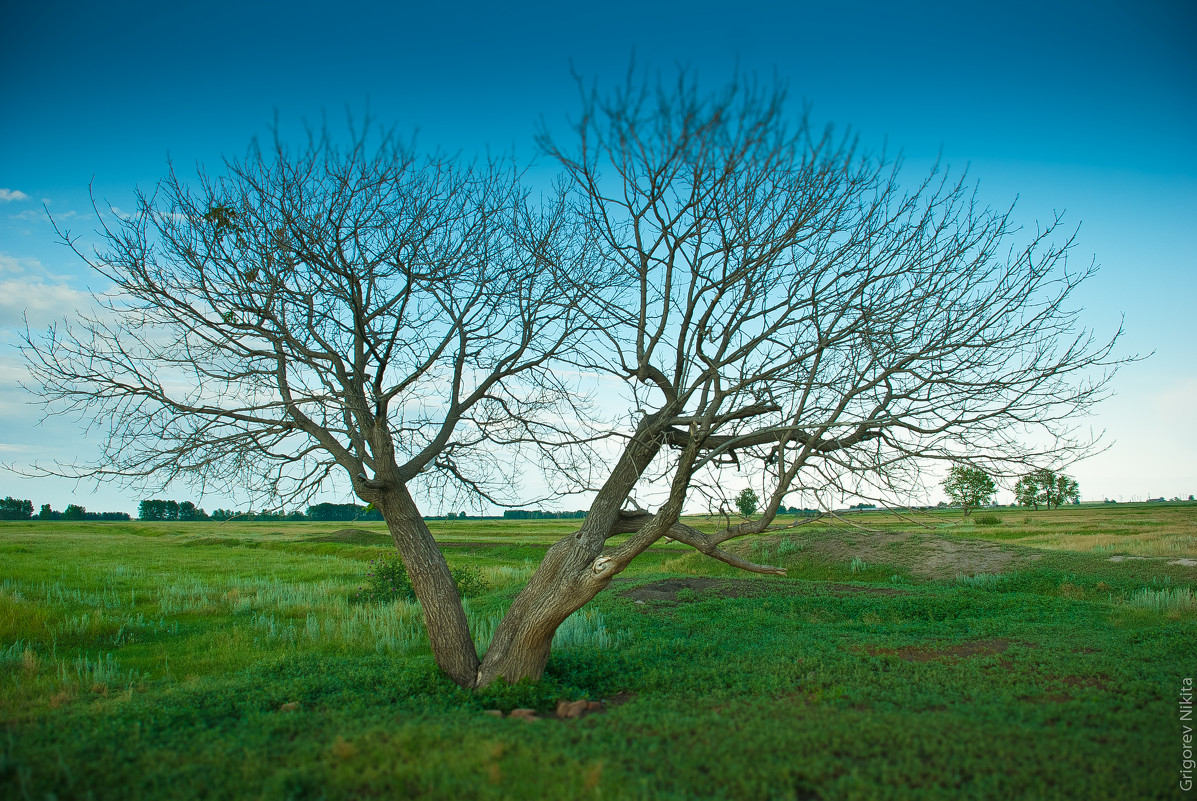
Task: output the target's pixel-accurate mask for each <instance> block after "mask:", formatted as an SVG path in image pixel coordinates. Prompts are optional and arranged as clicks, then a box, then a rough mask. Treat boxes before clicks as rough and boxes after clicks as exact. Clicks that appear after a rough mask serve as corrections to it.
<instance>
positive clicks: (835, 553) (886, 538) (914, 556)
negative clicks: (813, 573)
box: [807, 531, 1042, 579]
mask: <svg viewBox="0 0 1197 801" xmlns="http://www.w3.org/2000/svg"><path fill="white" fill-rule="evenodd" d="M807 548H808V549H809V552H811V553H813V554H817V555H818V556H819V557H821V558H823V559H826V560H827V561H833V562H847V561H850V560H851V559H852V558H853V557H857V558H859V559H861V560H863V561H864V562H865V563H867V564H882V565H895V566H901V567H904V568H906V569H907V570H909V571H910V572H911V573H913V574H914V575H916V576H918V577H919V578H925V579H950V578H953V577H954V576H956V574H958V573H963V574H965V575H976V574H978V573H1002V572H1004V571H1006V570H1011V569H1016V568H1018V567H1020V566H1021V565H1022V564H1024V563H1026V562H1031V561H1035V560H1037V559H1040V558H1042V557H1041V556H1040V555H1039V554H1034V553H1026V552H1022V551H1019V552H1015V551H1012V550H1009V549H1007V548H1004V547H1002V546H1001V545H999V544H997V543H993V542H986V541H985V540H972V539H956V538H953V537H950V536H944V535H939V534H932V533H929V532H927V533H924V532H912V531H903V532H894V533H888V532H887V533H870V532H842V531H841V532H836V533H834V534H830V535H827V536H822V537H816V538H812V539H811V540H809V541H808V545H807Z"/></svg>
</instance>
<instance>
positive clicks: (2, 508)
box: [0, 496, 33, 520]
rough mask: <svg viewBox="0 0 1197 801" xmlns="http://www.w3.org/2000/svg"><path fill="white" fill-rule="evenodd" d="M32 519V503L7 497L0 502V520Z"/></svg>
mask: <svg viewBox="0 0 1197 801" xmlns="http://www.w3.org/2000/svg"><path fill="white" fill-rule="evenodd" d="M31 517H33V501H26V500H18V499H17V498H13V497H12V496H9V497H7V498H5V499H4V500H2V501H0V520H28V519H30V518H31Z"/></svg>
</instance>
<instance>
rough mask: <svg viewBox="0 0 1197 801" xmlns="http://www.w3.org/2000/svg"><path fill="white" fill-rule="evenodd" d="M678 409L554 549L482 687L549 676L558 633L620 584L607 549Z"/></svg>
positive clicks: (486, 662) (481, 675) (486, 665)
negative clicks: (610, 586)
mask: <svg viewBox="0 0 1197 801" xmlns="http://www.w3.org/2000/svg"><path fill="white" fill-rule="evenodd" d="M671 416H672V409H669V408H667V409H665V410H662V411H660V412H658V413H656V414H652V415H647V416H646V417H645V418H644V419H643V420H641V421H640V424H639V425H638V426H637V428H636V434H635V435H634V436H633V438H632V440H631V441H630V442H629V443H628V446H627V448H625V449H624V452H623V454H622V455H621V456H620V459H619V461H618V462H617V463H616V465H615V468H614V469H613V470H612V471H611V475H610V476H609V477H608V478H607V481H606V482H605V483H604V484H603V486H602V487H601V488H600V489H599V491H598V494H597V495H595V499H594V502H593V503H592V504H591V506H590V511H589V512H587V514H586V519H585V521H583V523H582V527H581V528H580V529H579V530H578V531H577V533H575V534H573V535H572V536H569V537H566V538H564V539H562V540H559V541H557V542H556V543H555V544H554V545H553V547H551V548H549V551H548V553H546V554H545V557H544V560H543V561H541V563H540V566H539V567H538V568H537V569H536V573H534V574H533V576H532V578H531V580H530V581H529V582H528V584H527V586H526V587H524V589H523V590H522V591H521V592H520V594H519V595H518V596H517V597H516V599H515V602H514V603H512V605H511V608H510V609H509V610H508V611H507V614H506V615H505V616H504V618H503V620H502V622H500V623H499V626H498V628H497V629H495V635H494V637H493V638H492V640H491V643H490V647H489V648H488V649H487V651H486V655H485V656H484V657H483V659H482V664H481V667H480V669H479V670H478V676H477V680H476V686H478V687H485V686H486V685H488V684H490V683H491V682H493V681H495V680H496V679H499V678H502V679H504V680H506V681H507V682H508V683H515V682H517V681H519V680H520V679H522V678H525V677H527V678H531V679H533V680H536V679H539V678H540V677H541V675H542V674H543V673H544V667H545V664H546V663H547V662H548V659H549V651H550V649H551V648H552V645H553V635H554V634H556V632H557V628H558V627H559V626H560V625H561V624H562V622H564V620H565V619H566V618H567V617H569V616H570V615H571V614H573V613H574V612H576V611H577V610H578V609H581V608H582V607H583V606H585V605H586V604H587V603H588V602H589V601H590V600H591V599H592V598H594V596H596V595H598V594H599V592H601V591H602V590H603V589H604V588H605V587H606V586H607V585H608V584H610V583H611V579H612V578H614V576H615V573H616V572H618V571H615V572H611V571H608V570H603V564H604V562H603V558H604V557H603V546H604V544H605V543H606V541H607V539H608V538H609V537H610V536H611V535H612V534H613V533H616V531H617V525H618V523H619V521H620V509H621V508H622V507H623V504H624V501H626V500H627V498H628V495H630V494H631V492H632V489H633V488H634V487H635V486H636V482H637V481H639V480H640V476H641V475H642V474H643V473H644V470H645V469H646V468H647V467H648V465H649V463H650V462H651V461H652V460H653V457H655V456H656V455H657V452H658V451H660V449H661V446H662V445H663V444H664V437H663V430H664V428H665V426H664V421H666V420H668V419H669V418H670V417H671Z"/></svg>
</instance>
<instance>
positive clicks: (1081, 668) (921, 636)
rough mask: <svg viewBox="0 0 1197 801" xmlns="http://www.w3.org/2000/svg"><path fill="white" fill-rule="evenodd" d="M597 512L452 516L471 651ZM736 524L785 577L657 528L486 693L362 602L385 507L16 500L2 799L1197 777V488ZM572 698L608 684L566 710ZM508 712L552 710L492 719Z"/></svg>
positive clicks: (795, 794)
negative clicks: (244, 509) (779, 526)
mask: <svg viewBox="0 0 1197 801" xmlns="http://www.w3.org/2000/svg"><path fill="white" fill-rule="evenodd" d="M692 522H695V523H697V524H699V525H709V523H705V522H703V521H701V520H695V521H692ZM576 524H577V521H569V520H561V521H474V520H467V521H436V522H433V523H432V524H431V525H432V528H433V531H434V533H435V534H436V535H437V537H438V540H440V541H441V542H442V544H443V545H444V551H445V553H446V556H447V558H448V560H449V562H450V564H451V565H452V566H454V567H459V566H467V565H468V566H474V567H477V568H479V569H480V570H481V572H482V574H483V576H484V577H485V578H486V579H487V580H488V582H489V584H490V589H489V590H488V591H486V592H484V593H482V594H480V595H477V596H475V597H472V598H470V599H469V600H468V611H469V615H470V618H471V622H472V624H473V628H474V630H475V632H476V639H477V641H478V643H479V646H480V648H485V644H486V641H487V639H488V637H489V633H490V632H491V631H493V628H494V625H495V624H496V622H497V620H498V619H499V617H500V615H501V613H502V610H503V609H504V608H505V607H506V606H507V605H508V604H509V603H510V601H511V599H512V598H513V597H514V595H515V593H516V592H517V591H518V589H519V587H520V586H521V585H522V583H523V581H525V580H526V578H527V577H528V575H530V573H531V571H532V569H533V568H534V566H535V565H536V563H537V561H538V560H539V559H540V557H541V555H542V554H543V553H544V548H545V546H546V545H547V544H549V543H550V542H552V541H553V540H554V539H555V538H556V537H558V536H560V535H561V534H564V533H566V532H569V531H572V530H574V528H575V527H576ZM736 547H738V548H741V549H742V550H743V553H744V554H745V555H747V556H751V557H752V558H754V559H756V560H758V561H769V562H772V563H777V564H783V565H785V566H786V567H787V568H788V570H789V576H788V577H787V578H773V577H769V578H762V577H751V576H748V575H746V574H743V573H738V572H736V571H735V570H733V569H732V568H730V567H727V566H725V565H723V564H721V563H717V562H712V561H711V560H708V559H705V558H704V557H702V556H701V555H699V554H696V553H694V552H693V551H691V550H689V549H688V548H685V547H684V546H680V545H676V544H663V545H661V546H659V547H656V548H654V549H652V550H651V551H650V552H649V553H647V554H645V556H644V557H642V558H641V560H640V561H639V562H637V563H636V564H635V565H634V566H633V568H632V569H631V570H629V571H627V572H626V573H624V574H623V575H622V576H621V577H620V578H619V579H617V581H616V583H614V584H613V585H612V586H611V587H610V588H609V589H608V590H607V591H605V592H603V593H602V594H601V595H600V596H599V598H597V599H596V600H595V602H593V603H592V604H590V605H589V606H588V607H586V608H585V609H584V610H582V611H581V612H580V613H578V614H576V615H575V617H574V618H571V619H570V620H569V621H567V623H566V625H565V626H563V627H562V630H561V632H559V636H558V639H557V641H556V642H555V647H554V655H553V657H552V659H551V661H550V663H549V670H548V673H547V675H546V678H545V680H544V681H543V682H541V683H540V684H538V685H517V686H514V687H496V688H491V689H488V690H486V691H484V692H481V693H477V694H471V693H468V692H465V691H463V690H460V689H459V688H457V687H455V686H454V685H452V684H451V683H450V682H448V681H447V680H445V679H443V678H442V677H441V676H440V675H439V674H438V673H437V671H436V669H435V667H434V665H433V664H432V661H431V657H430V655H429V653H428V646H427V639H426V636H425V635H424V633H423V631H422V624H421V622H420V612H419V608H418V606H417V605H416V604H414V603H406V602H395V603H389V604H368V603H361V602H359V601H358V600H357V599H356V598H355V596H356V594H357V592H358V588H359V587H360V586H361V585H362V584H363V581H364V575H365V573H366V572H367V570H368V569H369V563H370V560H371V559H378V558H380V557H381V556H384V555H386V554H388V553H389V552H390V551H391V548H390V547H389V543H388V537H387V535H386V534H385V529H384V527H383V525H382V524H380V523H367V524H356V523H355V524H340V523H319V524H318V523H244V522H242V523H237V522H234V523H224V524H218V523H136V522H133V523H78V524H71V523H62V522H55V523H41V522H38V521H34V522H30V523H0V721H2V724H0V725H2V726H3V729H4V730H3V732H0V797H4V798H14V799H16V798H28V799H43V798H49V797H55V798H59V799H66V798H88V797H91V798H121V799H124V798H147V799H149V798H196V797H205V798H362V797H375V796H379V797H394V798H453V799H469V798H480V799H482V798H487V799H489V798H511V799H524V798H551V799H566V798H603V799H621V798H629V799H639V798H645V799H658V798H660V799H691V798H734V799H787V798H788V799H803V800H804V801H809V800H810V799H886V798H944V799H958V798H1003V799H1005V798H1027V799H1051V798H1085V799H1138V798H1144V799H1147V798H1178V797H1183V795H1184V794H1183V793H1182V792H1181V791H1180V789H1179V784H1178V783H1179V780H1180V778H1181V770H1182V764H1181V760H1182V756H1181V747H1182V743H1181V739H1180V738H1181V725H1182V723H1181V720H1180V717H1179V715H1180V712H1179V707H1178V701H1179V699H1180V690H1181V687H1182V683H1183V681H1184V679H1186V678H1190V679H1197V645H1195V643H1197V596H1195V594H1194V590H1195V588H1197V504H1191V503H1182V504H1125V505H1117V506H1081V507H1070V508H1066V509H1063V510H1059V511H1057V510H1053V511H1051V512H1042V511H1041V512H1027V511H1025V510H1021V509H1017V510H1016V509H999V510H982V511H981V512H976V513H974V514H973V516H972V517H970V518H969V519H968V520H967V521H961V519H960V516H959V513H958V512H953V513H936V514H931V515H922V516H918V517H917V518H915V519H913V520H910V519H903V518H900V517H897V516H894V515H891V514H887V513H881V512H877V513H864V514H859V515H853V516H852V517H850V518H848V522H847V523H845V522H840V521H830V522H828V521H823V520H821V521H818V522H816V523H812V524H808V525H803V526H797V527H795V528H793V529H790V530H787V531H785V532H782V533H780V534H776V535H771V536H768V537H761V538H756V539H754V540H749V541H744V542H742V543H739V544H738V545H737V546H736ZM1127 557H1140V558H1127ZM578 699H589V700H592V701H597V702H600V703H601V704H602V707H601V709H599V710H596V711H594V712H592V713H591V714H588V715H586V716H584V717H582V718H580V719H557V718H556V717H555V716H554V715H553V712H554V710H555V709H556V707H557V703H558V702H559V701H562V700H565V701H573V700H578ZM514 708H533V709H536V710H537V711H538V717H539V718H540V719H539V720H534V721H527V720H521V719H514V718H511V717H498V716H495V715H493V714H487V710H496V709H497V710H501V711H503V712H509V711H510V710H512V709H514ZM1186 725H1193V724H1186Z"/></svg>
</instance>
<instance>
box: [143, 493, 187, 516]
mask: <svg viewBox="0 0 1197 801" xmlns="http://www.w3.org/2000/svg"><path fill="white" fill-rule="evenodd" d="M137 517H138V519H140V520H178V519H179V503H178V501H164V500H159V499H156V498H155V499H152V500H148V501H142V502H141V504H140V505H139V506H138V507H137Z"/></svg>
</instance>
